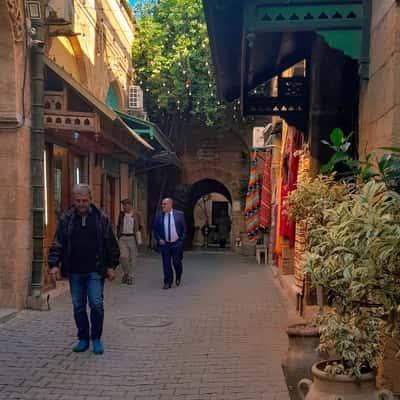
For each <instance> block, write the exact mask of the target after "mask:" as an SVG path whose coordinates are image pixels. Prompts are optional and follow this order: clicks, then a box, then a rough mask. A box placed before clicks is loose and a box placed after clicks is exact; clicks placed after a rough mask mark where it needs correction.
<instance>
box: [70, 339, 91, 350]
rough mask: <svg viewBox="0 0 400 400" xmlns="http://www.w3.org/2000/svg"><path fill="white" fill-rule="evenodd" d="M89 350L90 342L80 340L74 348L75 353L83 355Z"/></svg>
mask: <svg viewBox="0 0 400 400" xmlns="http://www.w3.org/2000/svg"><path fill="white" fill-rule="evenodd" d="M88 348H89V341H88V340H83V339H81V340H79V342H78V344H77V345H75V346H74V347H73V348H72V351H73V352H74V353H83V352H84V351H86V350H87V349H88Z"/></svg>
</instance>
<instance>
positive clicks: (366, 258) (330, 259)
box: [298, 180, 400, 400]
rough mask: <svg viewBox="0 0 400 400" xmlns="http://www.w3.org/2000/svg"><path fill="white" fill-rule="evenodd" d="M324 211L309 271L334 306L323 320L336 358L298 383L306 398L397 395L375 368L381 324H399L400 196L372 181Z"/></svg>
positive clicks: (324, 337) (326, 342)
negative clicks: (381, 383)
mask: <svg viewBox="0 0 400 400" xmlns="http://www.w3.org/2000/svg"><path fill="white" fill-rule="evenodd" d="M348 187H349V186H348ZM350 189H351V190H350ZM322 215H323V217H322V220H321V221H320V225H319V226H313V227H312V229H311V230H309V232H308V235H309V237H310V249H309V251H307V252H306V254H305V263H306V267H305V270H304V272H305V273H307V274H309V276H310V279H311V282H312V283H313V284H314V285H320V286H322V287H323V288H324V289H325V293H326V296H327V299H328V304H329V308H328V309H326V310H325V311H324V313H323V314H322V316H320V318H319V324H320V334H321V337H320V343H321V344H320V348H321V349H322V350H326V351H328V352H329V353H331V354H332V353H334V354H335V355H336V357H337V360H330V361H323V362H319V363H317V364H315V365H314V366H313V368H312V373H313V376H314V383H312V382H311V381H309V380H302V381H300V382H299V386H298V387H299V394H300V396H301V398H306V399H307V400H314V399H318V400H324V399H326V400H327V399H331V398H337V399H339V398H343V399H346V400H348V399H360V398H363V399H365V400H367V399H368V400H369V399H371V400H372V399H375V398H376V396H378V398H381V399H391V398H393V397H392V395H391V394H390V393H389V392H388V391H380V392H376V391H375V370H376V368H377V366H378V363H379V359H380V357H381V354H382V351H381V350H382V349H381V345H382V336H383V335H382V331H383V329H384V328H385V329H388V330H390V331H392V332H394V331H395V330H396V329H397V327H398V324H397V318H398V313H399V305H400V285H399V280H400V195H399V194H398V193H396V192H395V191H392V190H390V188H389V187H388V185H387V183H385V182H377V181H374V180H370V181H369V182H367V183H366V184H362V185H361V186H360V187H359V188H356V189H355V190H354V188H353V187H349V190H348V193H344V196H343V199H341V201H340V202H338V203H335V204H334V205H333V206H332V207H328V208H326V209H325V210H324V211H323V213H322ZM305 389H308V394H307V396H306V397H304V391H305ZM332 396H336V397H332Z"/></svg>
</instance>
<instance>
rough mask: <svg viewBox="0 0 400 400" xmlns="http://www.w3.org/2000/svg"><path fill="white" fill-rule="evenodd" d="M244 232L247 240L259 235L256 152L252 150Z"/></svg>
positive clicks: (258, 185) (258, 189)
mask: <svg viewBox="0 0 400 400" xmlns="http://www.w3.org/2000/svg"><path fill="white" fill-rule="evenodd" d="M245 224H246V232H247V237H248V238H249V240H254V239H257V238H258V236H259V235H260V230H259V226H260V181H259V177H258V174H257V152H255V151H254V152H253V154H252V156H251V165H250V181H249V185H248V187H247V195H246V210H245Z"/></svg>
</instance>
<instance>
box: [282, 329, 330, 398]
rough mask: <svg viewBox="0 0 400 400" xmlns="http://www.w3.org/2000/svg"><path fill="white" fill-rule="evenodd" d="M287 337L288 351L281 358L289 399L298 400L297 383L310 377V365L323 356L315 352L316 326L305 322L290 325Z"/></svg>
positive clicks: (316, 342)
mask: <svg viewBox="0 0 400 400" xmlns="http://www.w3.org/2000/svg"><path fill="white" fill-rule="evenodd" d="M286 333H287V335H288V338H289V346H288V351H287V353H286V354H285V356H284V358H283V360H282V370H283V374H284V376H285V380H286V385H287V387H288V391H289V395H290V399H291V400H300V399H301V397H300V396H299V394H298V391H297V383H298V382H299V380H300V379H302V378H310V379H311V378H312V374H311V367H312V366H313V364H314V363H316V362H317V361H320V360H322V359H323V357H322V356H321V355H320V354H319V353H318V352H317V347H318V346H319V333H318V328H316V327H314V326H310V325H307V324H295V325H290V326H289V327H288V329H287V331H286Z"/></svg>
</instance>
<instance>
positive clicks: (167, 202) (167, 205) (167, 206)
mask: <svg viewBox="0 0 400 400" xmlns="http://www.w3.org/2000/svg"><path fill="white" fill-rule="evenodd" d="M173 205H174V202H173V200H172V199H171V198H169V197H166V198H165V199H164V200H163V201H162V202H161V208H162V211H163V212H165V213H168V212H170V211H171V210H172V206H173Z"/></svg>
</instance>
